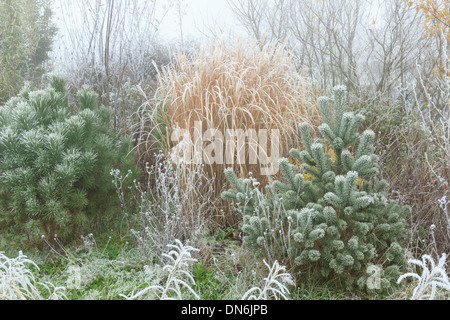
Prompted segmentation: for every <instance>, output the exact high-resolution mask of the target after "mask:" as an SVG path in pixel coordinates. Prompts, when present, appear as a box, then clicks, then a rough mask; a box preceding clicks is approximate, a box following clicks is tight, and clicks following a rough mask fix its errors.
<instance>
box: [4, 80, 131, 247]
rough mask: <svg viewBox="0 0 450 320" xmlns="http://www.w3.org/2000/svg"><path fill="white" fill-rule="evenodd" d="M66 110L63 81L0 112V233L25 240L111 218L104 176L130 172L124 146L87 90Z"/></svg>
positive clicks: (29, 92) (28, 92)
mask: <svg viewBox="0 0 450 320" xmlns="http://www.w3.org/2000/svg"><path fill="white" fill-rule="evenodd" d="M77 98H78V104H75V103H74V104H72V105H69V102H68V97H67V95H66V92H65V82H64V80H63V79H62V78H59V77H53V78H52V79H51V83H50V85H49V87H48V88H46V89H45V90H33V89H32V88H31V87H30V86H26V87H25V88H24V89H23V90H22V92H21V93H20V94H19V95H18V96H17V97H14V98H12V99H10V100H9V101H8V102H7V104H6V105H5V106H2V107H1V108H0V228H2V227H4V228H7V229H9V230H10V231H12V232H14V233H15V234H24V235H26V236H27V238H28V239H29V240H34V239H36V238H40V236H41V235H46V236H50V237H53V236H54V235H55V233H57V234H58V235H60V236H64V235H68V234H70V233H72V232H74V231H77V230H79V228H80V227H82V226H83V225H85V224H86V222H88V221H91V222H92V221H93V220H94V219H95V218H96V217H99V216H101V215H104V214H108V213H110V212H112V210H115V205H116V196H115V187H114V184H113V183H112V182H111V177H110V170H111V168H113V167H120V168H121V169H123V170H125V171H126V170H128V169H133V170H134V168H135V165H134V157H133V155H132V154H131V153H129V151H130V146H131V142H130V139H123V140H121V139H119V137H118V135H117V133H116V132H114V131H113V130H112V126H111V121H110V118H111V115H110V112H109V110H108V109H107V108H106V107H100V106H98V105H97V95H96V94H95V92H93V91H92V90H91V89H89V88H87V87H85V88H83V89H82V90H80V91H79V92H78V96H77Z"/></svg>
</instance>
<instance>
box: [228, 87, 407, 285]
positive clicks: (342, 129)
mask: <svg viewBox="0 0 450 320" xmlns="http://www.w3.org/2000/svg"><path fill="white" fill-rule="evenodd" d="M346 94H347V93H346V90H345V87H342V86H339V87H336V88H335V89H334V97H333V98H326V97H322V98H320V99H319V105H320V109H321V113H322V118H323V121H324V124H322V125H321V126H319V131H320V133H321V135H322V139H319V138H318V139H315V140H313V139H312V137H311V134H310V131H309V128H308V124H306V123H302V124H300V133H301V136H302V140H303V143H304V146H305V147H304V150H302V151H300V150H297V149H292V150H291V151H290V159H285V158H283V159H280V161H279V164H280V169H281V172H282V175H283V180H282V181H277V180H276V181H274V182H272V183H271V184H270V185H268V186H267V187H266V188H265V189H266V193H265V194H263V193H262V192H261V191H260V190H259V189H258V187H257V183H256V184H255V183H254V181H253V182H252V179H244V180H242V179H238V178H237V177H236V175H235V173H234V171H233V170H232V169H228V170H226V171H225V174H226V176H227V178H228V180H229V182H230V184H231V186H232V189H231V190H228V191H225V192H223V194H222V197H223V198H224V199H226V200H230V201H233V202H235V203H237V204H238V205H239V207H240V210H241V212H242V214H243V222H242V225H241V226H242V231H243V232H244V234H245V237H244V245H246V246H248V247H251V248H253V249H254V250H255V252H256V253H258V254H260V255H263V256H265V258H266V259H271V260H274V259H275V258H277V259H278V260H279V261H283V260H286V261H288V262H291V263H292V265H293V266H297V267H298V269H307V270H308V271H309V272H306V273H302V274H314V275H319V277H321V278H323V279H329V280H330V279H331V280H337V281H339V282H345V283H346V284H347V287H353V286H354V285H355V284H357V285H358V286H359V287H361V288H367V289H382V288H386V287H388V286H390V285H391V284H393V283H395V280H396V279H397V278H398V276H399V275H400V270H401V269H402V267H404V266H405V264H406V261H405V258H404V257H405V254H404V253H405V249H404V246H403V245H402V240H403V239H404V238H405V236H406V234H407V228H406V221H405V217H406V215H407V214H408V213H409V212H410V209H409V207H407V206H401V205H399V204H398V203H397V202H396V201H390V200H388V199H387V197H386V194H385V192H384V190H385V189H386V187H387V186H388V184H387V182H386V181H384V180H381V181H380V180H379V179H378V178H377V174H378V167H377V161H378V157H377V156H376V155H375V154H374V146H373V142H374V139H375V134H374V133H373V132H372V131H370V130H367V131H364V132H363V133H362V134H359V133H358V131H357V130H358V128H359V126H360V125H361V124H362V122H363V121H364V117H363V116H361V115H357V114H354V113H352V112H347V111H346ZM255 186H256V187H255Z"/></svg>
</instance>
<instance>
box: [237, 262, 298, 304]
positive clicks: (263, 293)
mask: <svg viewBox="0 0 450 320" xmlns="http://www.w3.org/2000/svg"><path fill="white" fill-rule="evenodd" d="M263 262H264V264H265V265H266V267H267V268H268V269H269V274H268V275H267V277H266V278H264V285H263V286H261V288H260V287H258V286H255V287H253V288H251V289H249V290H248V291H247V292H246V293H245V294H244V295H243V296H242V300H246V299H247V300H269V299H271V298H274V299H275V300H278V299H281V298H283V299H284V300H289V295H290V293H289V290H288V288H287V286H289V285H291V286H292V285H295V283H294V279H293V278H292V276H291V275H290V274H289V273H288V272H286V267H284V266H280V264H279V263H278V261H275V262H274V263H273V265H272V266H270V265H269V264H267V262H266V261H263Z"/></svg>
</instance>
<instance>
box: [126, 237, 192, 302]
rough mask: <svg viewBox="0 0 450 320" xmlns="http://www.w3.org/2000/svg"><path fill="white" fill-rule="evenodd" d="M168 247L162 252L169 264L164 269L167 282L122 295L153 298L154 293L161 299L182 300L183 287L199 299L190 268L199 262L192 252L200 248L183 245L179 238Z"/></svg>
mask: <svg viewBox="0 0 450 320" xmlns="http://www.w3.org/2000/svg"><path fill="white" fill-rule="evenodd" d="M167 247H168V248H169V252H167V253H163V254H162V257H163V258H165V259H167V264H166V265H165V266H164V267H163V269H162V270H163V272H165V273H166V278H165V283H163V284H155V285H149V286H148V287H147V288H145V289H143V290H140V291H139V292H138V293H136V294H135V293H134V292H132V293H131V296H125V295H120V296H121V297H124V298H125V299H127V300H134V299H138V298H143V297H145V296H147V297H149V298H151V297H152V295H153V296H154V298H158V299H160V300H175V299H177V300H182V299H183V291H182V288H184V289H186V290H188V291H190V293H191V294H192V295H193V296H194V297H195V298H196V299H199V296H198V294H197V293H196V292H195V291H194V290H193V289H192V286H195V280H194V278H193V277H192V274H191V271H190V269H189V268H190V266H191V265H192V264H193V263H195V262H197V259H194V258H192V255H191V252H196V251H199V250H198V249H196V248H194V247H191V246H188V245H183V243H182V242H181V241H180V240H178V239H175V244H169V245H167Z"/></svg>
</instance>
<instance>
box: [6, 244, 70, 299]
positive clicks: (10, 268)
mask: <svg viewBox="0 0 450 320" xmlns="http://www.w3.org/2000/svg"><path fill="white" fill-rule="evenodd" d="M30 267H34V268H35V269H36V270H37V271H39V267H38V266H37V265H36V263H34V262H33V261H32V260H30V259H28V258H27V256H26V255H24V254H23V252H22V251H19V255H18V256H17V257H16V258H9V257H7V256H6V255H5V254H4V252H0V300H43V299H48V300H60V299H67V297H66V295H65V294H64V291H65V288H64V287H56V286H54V285H53V284H52V283H51V282H39V281H37V280H36V279H35V276H34V274H33V272H32V270H31V269H30ZM43 292H46V293H47V294H46V295H45V296H44V295H43Z"/></svg>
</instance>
